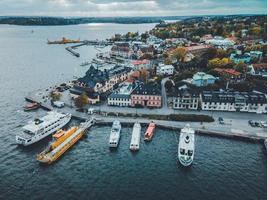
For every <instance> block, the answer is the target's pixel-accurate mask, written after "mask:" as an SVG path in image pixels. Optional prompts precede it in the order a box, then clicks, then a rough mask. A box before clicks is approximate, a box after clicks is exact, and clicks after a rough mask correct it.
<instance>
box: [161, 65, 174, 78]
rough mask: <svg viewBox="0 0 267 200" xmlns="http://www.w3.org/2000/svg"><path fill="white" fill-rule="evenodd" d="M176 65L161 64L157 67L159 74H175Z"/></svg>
mask: <svg viewBox="0 0 267 200" xmlns="http://www.w3.org/2000/svg"><path fill="white" fill-rule="evenodd" d="M173 73H174V67H173V66H172V65H165V64H163V63H161V64H159V65H158V67H157V75H173Z"/></svg>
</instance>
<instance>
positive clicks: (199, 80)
mask: <svg viewBox="0 0 267 200" xmlns="http://www.w3.org/2000/svg"><path fill="white" fill-rule="evenodd" d="M215 81H216V78H215V77H214V76H212V75H210V74H206V73H204V72H197V73H196V74H195V75H194V76H193V79H192V84H193V85H195V86H197V87H203V86H207V85H210V84H214V83H215Z"/></svg>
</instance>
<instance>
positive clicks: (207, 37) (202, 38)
mask: <svg viewBox="0 0 267 200" xmlns="http://www.w3.org/2000/svg"><path fill="white" fill-rule="evenodd" d="M211 39H213V36H212V35H211V34H207V35H203V36H202V37H201V38H200V42H206V41H207V40H211Z"/></svg>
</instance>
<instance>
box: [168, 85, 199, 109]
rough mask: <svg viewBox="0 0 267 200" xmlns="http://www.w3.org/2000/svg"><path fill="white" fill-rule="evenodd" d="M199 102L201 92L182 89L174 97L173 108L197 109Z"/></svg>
mask: <svg viewBox="0 0 267 200" xmlns="http://www.w3.org/2000/svg"><path fill="white" fill-rule="evenodd" d="M199 104H200V96H199V92H197V91H194V90H191V89H180V90H178V91H177V92H176V96H174V97H173V109H184V110H185V109H189V110H197V109H198V106H199Z"/></svg>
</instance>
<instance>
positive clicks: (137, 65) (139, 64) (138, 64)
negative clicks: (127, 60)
mask: <svg viewBox="0 0 267 200" xmlns="http://www.w3.org/2000/svg"><path fill="white" fill-rule="evenodd" d="M131 64H132V65H133V68H134V69H135V70H140V69H150V67H151V65H150V60H147V59H143V60H134V61H132V63H131Z"/></svg>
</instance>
